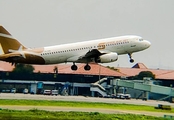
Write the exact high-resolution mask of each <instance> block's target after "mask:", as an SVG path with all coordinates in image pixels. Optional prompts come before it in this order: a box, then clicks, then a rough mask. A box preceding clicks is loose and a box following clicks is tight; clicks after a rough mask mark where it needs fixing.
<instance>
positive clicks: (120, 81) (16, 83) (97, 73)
mask: <svg viewBox="0 0 174 120" xmlns="http://www.w3.org/2000/svg"><path fill="white" fill-rule="evenodd" d="M84 65H85V64H77V66H78V70H77V71H72V70H71V64H58V65H48V66H46V65H45V66H40V65H34V68H35V70H34V73H32V74H29V75H19V74H16V73H13V72H11V71H12V70H13V68H14V66H11V65H10V64H8V63H5V62H0V66H1V67H0V71H1V72H0V90H1V92H10V91H11V90H12V89H13V88H15V89H16V91H17V92H23V90H24V89H28V90H29V92H30V93H33V94H41V93H43V90H52V89H56V90H58V91H59V94H61V95H85V96H108V95H112V94H114V95H115V94H118V93H119V94H130V95H131V96H132V98H144V97H146V98H148V99H161V98H169V97H171V96H173V88H172V86H173V84H174V82H173V81H174V77H173V76H174V71H173V70H160V69H148V68H147V67H146V66H145V65H144V64H142V63H137V64H135V65H134V66H133V67H132V68H122V67H117V68H112V69H110V68H108V67H105V66H102V65H99V64H90V65H91V70H90V71H85V70H84V69H83V68H84ZM55 67H57V68H58V71H57V73H55V71H54V69H55ZM141 71H151V72H152V73H153V74H154V75H155V80H150V79H146V80H133V79H132V78H133V77H134V76H136V75H138V74H139V73H140V72H141ZM155 84H158V85H161V86H156V85H155ZM171 91H172V92H171ZM161 93H162V94H161Z"/></svg>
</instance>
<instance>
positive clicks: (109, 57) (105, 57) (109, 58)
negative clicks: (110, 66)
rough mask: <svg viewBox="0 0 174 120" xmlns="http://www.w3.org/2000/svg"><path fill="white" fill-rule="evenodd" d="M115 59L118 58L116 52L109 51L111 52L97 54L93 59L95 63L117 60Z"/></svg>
mask: <svg viewBox="0 0 174 120" xmlns="http://www.w3.org/2000/svg"><path fill="white" fill-rule="evenodd" d="M117 59H118V54H117V53H113V52H111V53H107V54H104V55H101V56H99V57H98V58H97V59H96V60H95V61H96V63H109V62H114V61H117Z"/></svg>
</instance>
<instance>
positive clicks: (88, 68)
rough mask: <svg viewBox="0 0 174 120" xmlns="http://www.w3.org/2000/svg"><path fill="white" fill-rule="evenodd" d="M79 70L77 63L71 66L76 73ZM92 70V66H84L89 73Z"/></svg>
mask: <svg viewBox="0 0 174 120" xmlns="http://www.w3.org/2000/svg"><path fill="white" fill-rule="evenodd" d="M77 69H78V67H77V65H75V63H73V65H72V66H71V70H74V71H76V70H77ZM90 69H91V66H89V65H88V64H86V65H85V66H84V70H86V71H89V70H90Z"/></svg>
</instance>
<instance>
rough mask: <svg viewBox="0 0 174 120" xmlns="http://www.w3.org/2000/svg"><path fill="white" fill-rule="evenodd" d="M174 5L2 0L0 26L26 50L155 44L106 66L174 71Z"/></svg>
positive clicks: (161, 0)
mask: <svg viewBox="0 0 174 120" xmlns="http://www.w3.org/2000/svg"><path fill="white" fill-rule="evenodd" d="M173 6H174V0H13V1H12V0H0V24H1V25H3V26H4V27H5V28H6V29H7V30H8V31H9V32H10V33H11V34H12V35H13V36H14V37H15V38H17V39H18V40H19V41H20V42H21V43H22V44H23V45H24V46H26V47H31V48H35V47H43V46H50V45H58V44H64V43H73V42H79V41H88V40H95V39H101V38H109V37H117V36H124V35H138V36H141V37H143V38H144V39H145V40H148V41H150V42H151V44H152V45H151V47H150V48H149V49H147V50H144V51H141V52H138V53H134V54H133V58H134V60H135V62H134V63H129V57H128V55H121V56H119V59H118V61H116V62H113V63H109V64H103V65H106V66H108V65H109V66H113V67H132V66H133V65H134V64H135V63H144V64H145V65H146V66H147V67H148V68H153V69H174V53H173V52H174V30H173V29H174V7H173Z"/></svg>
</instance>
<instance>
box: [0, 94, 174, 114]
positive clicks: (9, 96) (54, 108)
mask: <svg viewBox="0 0 174 120" xmlns="http://www.w3.org/2000/svg"><path fill="white" fill-rule="evenodd" d="M0 99H12V100H13V99H28V100H55V101H60V100H61V101H83V102H102V103H120V104H121V103H124V104H135V105H148V106H157V105H158V104H163V105H171V107H174V105H173V104H172V103H168V102H163V101H152V100H148V101H142V100H135V99H131V100H120V99H111V98H95V97H84V96H44V95H31V94H12V93H1V94H0ZM0 108H2V109H13V110H30V109H40V110H48V111H83V112H100V113H107V114H125V113H129V114H143V115H150V116H158V117H163V116H164V115H172V116H174V113H164V112H163V113H161V112H148V111H138V110H120V109H102V108H80V107H59V106H26V105H23V106H21V105H20V106H17V105H0Z"/></svg>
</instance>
